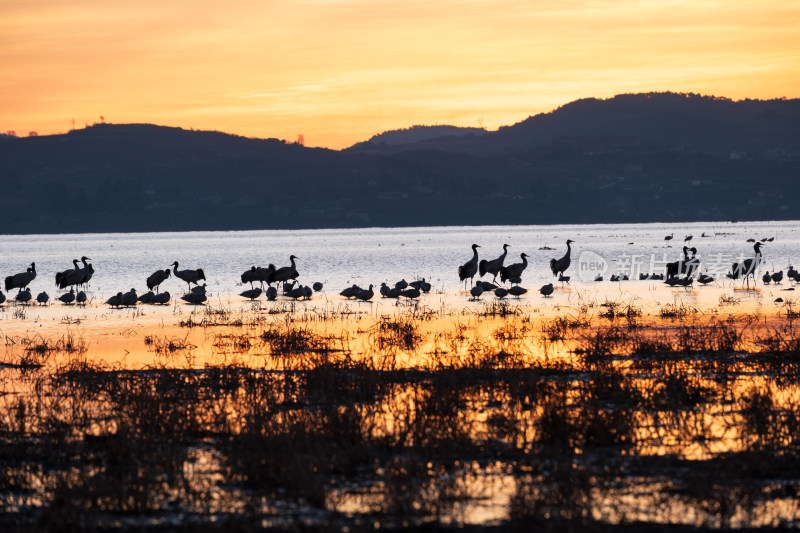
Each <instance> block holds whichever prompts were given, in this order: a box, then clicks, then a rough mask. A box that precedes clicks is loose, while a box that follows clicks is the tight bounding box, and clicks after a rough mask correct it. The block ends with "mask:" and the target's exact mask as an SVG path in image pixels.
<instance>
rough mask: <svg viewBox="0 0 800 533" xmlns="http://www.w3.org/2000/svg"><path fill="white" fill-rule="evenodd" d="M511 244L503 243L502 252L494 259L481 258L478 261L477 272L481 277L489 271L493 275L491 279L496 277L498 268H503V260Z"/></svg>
mask: <svg viewBox="0 0 800 533" xmlns="http://www.w3.org/2000/svg"><path fill="white" fill-rule="evenodd" d="M509 246H511V245H510V244H504V245H503V253H502V254H500V257H498V258H496V259H492V260H491V261H487V260H486V259H483V260H482V261H480V262H479V263H478V272H479V273H480V275H481V277H483V276H484V275H485V274H487V273H489V274H492V276H494V277H493V278H492V281H495V280H496V279H497V275H498V274H499V273H500V269H501V268H503V262H504V261H505V260H506V255H508V248H509Z"/></svg>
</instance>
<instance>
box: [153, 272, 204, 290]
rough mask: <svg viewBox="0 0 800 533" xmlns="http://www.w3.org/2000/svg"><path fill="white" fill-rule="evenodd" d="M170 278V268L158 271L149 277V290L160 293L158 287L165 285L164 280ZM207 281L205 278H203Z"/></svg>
mask: <svg viewBox="0 0 800 533" xmlns="http://www.w3.org/2000/svg"><path fill="white" fill-rule="evenodd" d="M169 276H170V271H169V269H168V268H165V269H164V270H156V271H155V272H153V273H152V274H150V275H149V276H147V288H148V289H149V290H151V291H152V290H153V289H155V290H156V292H158V287H159V286H160V285H161V284H162V283H164V280H165V279H167V278H168V277H169ZM203 279H205V276H204V277H203Z"/></svg>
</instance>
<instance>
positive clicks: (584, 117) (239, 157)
mask: <svg viewBox="0 0 800 533" xmlns="http://www.w3.org/2000/svg"><path fill="white" fill-rule="evenodd" d="M423 128H425V129H420V128H419V127H412V128H408V129H407V130H410V131H405V130H396V131H397V132H398V133H394V134H392V135H394V138H393V139H391V141H392V142H390V143H387V142H381V141H380V139H381V137H380V135H379V136H374V137H372V139H370V140H368V141H365V142H363V143H357V144H356V145H353V146H351V147H349V148H347V149H344V150H340V151H337V150H330V149H325V148H308V147H304V146H302V145H299V144H296V143H288V142H286V141H282V140H279V139H254V138H248V137H241V136H236V135H230V134H226V133H221V132H213V131H194V130H184V129H181V128H170V127H164V126H155V125H148V124H128V125H113V124H97V125H94V126H91V127H88V128H85V129H81V130H73V131H70V132H69V133H66V134H61V135H50V136H45V135H43V136H39V137H25V138H18V137H4V138H0V177H1V178H0V179H1V180H2V183H3V190H4V192H5V194H3V195H0V210H2V211H3V212H4V213H5V214H6V215H7V216H6V222H5V225H4V226H5V227H4V229H3V230H2V231H3V233H67V232H109V231H159V230H164V231H167V230H169V231H180V230H203V229H220V230H230V229H273V228H274V229H292V228H319V227H365V226H422V225H486V224H548V223H592V222H597V223H602V222H656V221H658V222H669V221H696V220H707V221H714V220H731V219H737V220H747V219H750V220H756V219H759V220H773V219H775V220H780V219H798V218H800V208H798V207H797V205H796V202H795V201H794V199H795V198H796V195H794V194H793V191H794V188H795V186H796V182H797V177H798V176H800V100H767V101H763V100H744V101H738V102H734V101H731V100H728V99H723V98H718V97H704V96H699V95H681V94H678V93H650V94H640V95H618V96H617V97H614V98H610V99H606V100H598V99H582V100H578V101H575V102H570V103H569V104H566V105H564V106H561V107H559V108H558V109H556V110H553V111H551V112H549V113H540V114H538V115H534V116H531V117H528V118H527V119H525V120H522V121H520V122H518V123H516V124H513V125H510V126H505V127H503V128H499V129H498V130H496V131H487V132H485V133H481V134H478V132H475V131H473V130H474V129H465V130H462V129H459V128H457V127H454V126H448V127H443V126H433V127H423ZM384 133H388V132H384ZM405 133H410V134H412V135H410V136H409V135H406V136H405V137H404V134H405ZM431 133H434V134H436V133H443V134H444V135H430V134H431ZM419 134H422V135H419ZM381 135H383V134H381ZM389 137H391V135H390V136H389ZM389 137H387V136H384V137H383V139H384V140H386V139H387V138H389ZM376 139H378V141H377V142H375V140H376Z"/></svg>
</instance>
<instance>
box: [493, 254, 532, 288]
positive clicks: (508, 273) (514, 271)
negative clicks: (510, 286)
mask: <svg viewBox="0 0 800 533" xmlns="http://www.w3.org/2000/svg"><path fill="white" fill-rule="evenodd" d="M519 256H520V257H521V258H522V263H514V264H513V265H508V266H505V267H501V268H500V281H503V282H505V281H506V280H514V278H521V277H522V272H523V271H524V270H525V269H526V268H527V267H528V254H526V253H521V254H519ZM521 281H522V280H521V279H520V281H516V283H520V282H521ZM512 283H515V281H512Z"/></svg>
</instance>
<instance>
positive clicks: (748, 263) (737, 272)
mask: <svg viewBox="0 0 800 533" xmlns="http://www.w3.org/2000/svg"><path fill="white" fill-rule="evenodd" d="M761 246H762V244H761V243H760V242H756V243H755V244H754V245H753V250H754V251H755V255H754V256H753V257H751V258H749V259H745V260H744V261H742V262H741V263H733V265H731V271H730V272H729V273H728V277H729V278H731V279H739V278H742V277H743V278H744V279H745V281H746V282H747V286H748V287H749V286H750V278H751V277H752V278H753V284H754V285H755V282H756V270H758V267H759V265H761V261H762V257H761Z"/></svg>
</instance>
